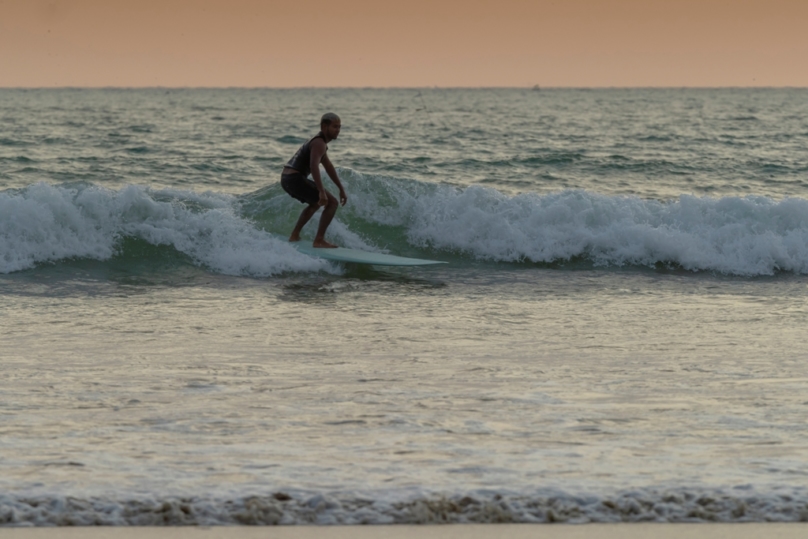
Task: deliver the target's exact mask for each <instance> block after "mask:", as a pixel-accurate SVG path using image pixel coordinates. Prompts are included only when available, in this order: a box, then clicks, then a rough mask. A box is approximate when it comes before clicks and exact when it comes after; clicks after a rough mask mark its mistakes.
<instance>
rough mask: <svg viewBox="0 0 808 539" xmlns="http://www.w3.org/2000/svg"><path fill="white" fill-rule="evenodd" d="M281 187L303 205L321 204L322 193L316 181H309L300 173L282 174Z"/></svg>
mask: <svg viewBox="0 0 808 539" xmlns="http://www.w3.org/2000/svg"><path fill="white" fill-rule="evenodd" d="M281 187H283V190H284V191H286V192H287V193H289V194H290V195H291V196H292V198H295V199H297V200H299V201H300V202H302V203H303V204H309V205H312V204H313V205H315V206H316V205H317V204H319V202H320V191H318V190H317V184H315V183H314V180H310V179H308V178H307V177H306V176H305V175H303V174H302V173H300V172H292V173H289V174H281Z"/></svg>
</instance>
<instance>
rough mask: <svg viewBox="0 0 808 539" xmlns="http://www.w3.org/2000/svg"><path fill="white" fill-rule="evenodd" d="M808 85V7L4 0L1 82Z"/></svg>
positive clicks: (510, 0)
mask: <svg viewBox="0 0 808 539" xmlns="http://www.w3.org/2000/svg"><path fill="white" fill-rule="evenodd" d="M536 84H538V85H540V86H588V87H601V86H808V0H765V1H764V0H407V1H401V2H391V1H387V0H331V1H328V0H227V1H224V0H129V1H123V0H0V87H53V86H125V87H130V86H131V87H137V86H246V87H255V86H266V87H299V86H354V87H357V86H358V87H365V86H379V87H385V86H517V87H519V86H521V87H526V86H533V85H536Z"/></svg>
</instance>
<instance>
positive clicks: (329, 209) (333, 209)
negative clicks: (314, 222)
mask: <svg viewBox="0 0 808 539" xmlns="http://www.w3.org/2000/svg"><path fill="white" fill-rule="evenodd" d="M338 207H339V203H338V202H337V199H336V198H334V195H332V194H331V193H328V203H327V204H326V205H325V206H324V207H323V215H322V216H320V226H319V227H317V235H316V236H314V243H313V245H314V247H337V246H336V245H334V244H333V243H328V242H327V241H325V231H326V230H327V229H328V225H330V224H331V220H332V219H334V214H336V213H337V208H338Z"/></svg>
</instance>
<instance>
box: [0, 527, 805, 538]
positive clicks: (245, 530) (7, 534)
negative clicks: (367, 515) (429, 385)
mask: <svg viewBox="0 0 808 539" xmlns="http://www.w3.org/2000/svg"><path fill="white" fill-rule="evenodd" d="M416 537H417V538H418V539H494V538H497V539H499V538H508V539H523V538H524V539H528V538H536V537H539V538H542V539H594V538H598V539H708V538H709V539H753V538H754V539H758V538H764V537H765V538H766V539H798V538H800V539H802V538H804V537H808V524H779V523H778V524H774V523H762V524H759V523H753V524H581V525H565V524H454V525H439V526H398V525H395V526H277V527H225V526H216V527H210V528H196V527H150V528H146V527H144V528H139V527H92V528H90V527H78V528H65V527H62V528H5V529H0V539H79V538H81V539H102V538H103V539H145V538H149V539H259V538H260V539H266V538H271V539H414V538H416Z"/></svg>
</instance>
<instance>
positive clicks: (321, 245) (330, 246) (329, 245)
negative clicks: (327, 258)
mask: <svg viewBox="0 0 808 539" xmlns="http://www.w3.org/2000/svg"><path fill="white" fill-rule="evenodd" d="M311 245H312V247H317V248H318V249H322V248H327V249H336V248H337V247H339V245H334V244H333V243H328V242H327V241H325V240H314V242H313V243H312V244H311Z"/></svg>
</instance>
